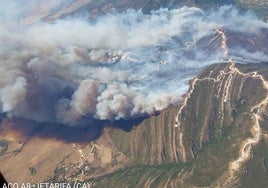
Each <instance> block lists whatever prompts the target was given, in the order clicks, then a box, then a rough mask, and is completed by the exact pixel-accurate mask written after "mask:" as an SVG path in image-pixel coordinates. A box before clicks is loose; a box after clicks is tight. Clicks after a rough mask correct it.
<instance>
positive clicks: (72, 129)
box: [0, 114, 148, 144]
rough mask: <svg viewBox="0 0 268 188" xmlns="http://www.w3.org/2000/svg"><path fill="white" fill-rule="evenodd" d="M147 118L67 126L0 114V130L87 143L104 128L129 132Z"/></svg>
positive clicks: (100, 133)
mask: <svg viewBox="0 0 268 188" xmlns="http://www.w3.org/2000/svg"><path fill="white" fill-rule="evenodd" d="M146 118H148V117H139V118H136V119H131V120H118V121H108V120H105V121H101V120H94V121H92V120H91V121H90V124H87V125H81V126H68V125H63V124H55V123H38V122H35V121H31V120H27V119H23V118H12V119H11V118H8V117H7V116H6V115H5V114H0V120H1V124H0V130H11V131H15V132H19V133H20V134H22V136H25V137H28V138H30V137H40V138H44V139H52V138H54V139H57V140H62V141H64V142H66V143H81V144H83V143H88V142H91V141H94V140H96V139H98V138H99V137H100V136H101V135H102V133H103V129H104V128H111V129H112V128H116V129H121V130H123V131H125V132H130V131H131V130H132V129H133V127H135V126H138V125H139V124H140V123H141V122H142V121H144V120H145V119H146Z"/></svg>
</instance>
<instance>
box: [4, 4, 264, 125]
mask: <svg viewBox="0 0 268 188" xmlns="http://www.w3.org/2000/svg"><path fill="white" fill-rule="evenodd" d="M6 2H7V1H2V2H1V3H0V7H5V8H0V16H1V18H0V20H1V26H2V27H1V28H0V41H1V43H0V61H1V65H0V75H1V78H0V111H1V112H2V113H3V112H5V113H8V115H9V116H11V117H23V118H27V119H31V120H35V121H39V122H57V123H63V124H67V125H78V124H80V121H81V120H82V119H84V118H91V119H100V120H106V119H108V120H119V119H131V118H135V117H139V116H144V115H148V114H154V113H155V112H157V111H160V110H162V109H164V108H166V107H167V106H168V105H170V104H176V103H178V102H180V100H181V95H182V94H183V93H184V92H186V90H187V82H188V80H189V79H190V78H192V77H193V76H194V75H196V74H197V73H198V72H199V71H200V69H202V68H204V67H205V66H207V65H210V64H213V63H217V62H218V63H220V62H222V61H223V60H224V58H225V57H224V54H223V53H222V52H221V49H220V43H221V41H220V37H219V36H217V34H216V32H215V28H217V27H221V28H223V29H224V30H225V31H227V32H228V33H229V34H230V36H232V37H233V38H232V40H235V39H236V38H238V37H236V36H235V35H237V36H239V37H240V38H239V42H238V43H234V44H233V45H231V46H230V53H231V54H232V55H233V56H237V59H239V58H242V59H249V58H250V59H253V60H254V61H267V60H268V57H267V55H266V54H267V51H265V50H266V48H265V44H267V41H265V40H267V37H266V38H265V40H259V39H258V36H259V33H262V34H263V33H264V32H267V28H268V25H267V23H265V22H263V21H261V20H259V19H258V18H257V17H255V16H254V15H253V14H252V13H244V14H240V13H239V12H238V10H236V9H235V8H233V7H230V6H224V7H220V8H219V9H217V10H213V11H210V12H209V13H205V12H203V11H202V10H201V9H199V8H194V7H192V8H189V7H183V8H180V9H174V10H168V9H160V10H157V11H153V12H151V14H144V13H143V12H142V11H141V10H138V11H136V10H127V11H126V12H123V13H107V15H103V16H102V17H100V18H98V19H95V20H87V19H85V18H82V17H79V18H77V17H75V18H66V19H59V20H57V21H55V22H53V23H46V22H42V21H39V22H35V23H33V24H30V25H22V24H21V16H22V15H23V14H25V11H28V12H30V11H29V10H25V8H21V9H20V10H19V11H17V9H18V5H16V4H14V3H13V4H12V3H10V4H8V3H6ZM3 3H5V4H4V5H3ZM2 5H3V6H2ZM3 9H5V10H3ZM6 10H8V11H6ZM12 10H13V11H12ZM9 12H17V13H16V14H9ZM85 17H86V16H85ZM226 18H228V19H226ZM245 32H247V34H249V35H250V36H245V37H244V38H243V37H241V36H243V33H245ZM249 37H251V38H249ZM248 40H253V42H251V43H250V44H249V45H246V46H244V43H245V42H246V41H248ZM256 41H257V42H258V44H257V42H256ZM259 44H261V45H262V46H264V47H263V48H261V47H260V48H258V49H256V48H255V46H256V45H258V46H260V45H259ZM252 49H255V50H252ZM241 52H243V53H241Z"/></svg>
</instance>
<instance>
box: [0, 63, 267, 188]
mask: <svg viewBox="0 0 268 188" xmlns="http://www.w3.org/2000/svg"><path fill="white" fill-rule="evenodd" d="M264 78H265V79H268V66H267V64H248V65H242V64H230V63H229V64H218V65H213V66H211V67H208V68H207V69H206V70H204V71H203V72H202V73H201V74H200V75H199V76H198V77H197V78H195V79H193V80H192V81H191V88H190V90H189V93H188V94H187V95H186V97H185V103H183V104H182V105H181V106H180V107H177V106H171V107H169V108H168V109H166V110H164V111H163V112H161V113H160V114H159V115H157V116H154V117H151V118H148V119H146V120H144V121H143V122H142V123H141V124H139V125H136V126H134V127H133V128H132V129H131V130H130V131H124V130H121V129H119V128H109V127H108V128H105V129H104V133H103V134H102V136H101V137H100V138H99V139H97V140H96V141H93V142H90V143H86V142H85V143H82V144H78V143H64V142H63V141H61V140H58V139H55V138H51V139H47V138H40V137H38V136H35V135H34V134H37V132H38V131H36V130H35V131H33V135H31V136H29V137H28V138H24V139H23V135H22V133H19V132H17V133H16V134H14V133H15V132H14V130H13V131H12V130H11V129H10V128H9V129H8V128H6V127H7V126H5V124H7V120H4V121H3V122H2V127H1V139H2V140H1V158H0V159H1V160H0V164H1V170H2V172H3V173H4V175H5V176H6V178H7V180H8V181H11V182H15V181H16V182H18V181H19V182H23V181H25V180H27V181H32V182H33V183H34V182H35V183H36V182H40V181H51V182H58V181H73V182H74V181H79V180H86V181H88V182H91V183H92V184H93V185H95V186H94V187H108V185H109V186H110V185H112V187H126V186H128V187H136V186H137V185H139V186H141V187H163V186H167V187H178V186H184V187H204V186H210V187H222V186H224V187H233V186H234V185H243V186H242V187H246V186H248V187H251V186H253V185H258V186H257V187H264V186H265V185H267V183H268V182H267V178H266V174H267V170H268V169H267V160H268V153H267V150H266V149H264V148H267V147H268V145H267V144H268V142H267V139H266V138H267V136H266V133H267V131H268V127H267V126H268V122H267V120H268V118H267V108H265V107H266V102H267V89H265V88H264V85H263V84H264V82H263V80H262V79H264ZM265 83H267V82H265ZM258 126H260V127H258ZM37 135H38V134H37ZM246 142H250V143H252V144H248V145H245V146H244V148H243V145H244V144H245V143H246ZM39 145H42V148H40V149H38V148H37V147H38V146H39ZM45 145H46V147H45ZM56 151H57V152H56ZM55 152H56V153H55ZM29 153H31V155H30V156H29ZM29 157H30V158H29ZM25 158H29V160H24V159H25ZM22 160H24V161H29V162H27V163H23V164H22V163H20V161H22ZM11 162H12V164H14V166H11V165H10V164H11ZM7 164H9V165H7ZM53 166H54V168H53ZM55 166H56V167H55ZM16 169H20V171H18V170H16ZM119 169H120V170H119ZM17 173H19V174H20V175H19V174H17ZM256 173H257V174H258V176H256V175H255V174H256ZM16 174H17V175H16ZM53 174H54V175H53ZM97 177H98V178H97Z"/></svg>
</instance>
